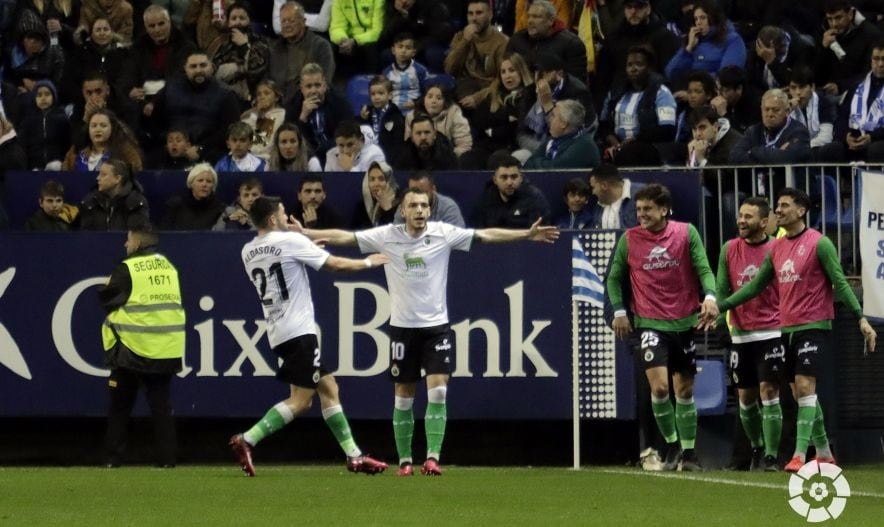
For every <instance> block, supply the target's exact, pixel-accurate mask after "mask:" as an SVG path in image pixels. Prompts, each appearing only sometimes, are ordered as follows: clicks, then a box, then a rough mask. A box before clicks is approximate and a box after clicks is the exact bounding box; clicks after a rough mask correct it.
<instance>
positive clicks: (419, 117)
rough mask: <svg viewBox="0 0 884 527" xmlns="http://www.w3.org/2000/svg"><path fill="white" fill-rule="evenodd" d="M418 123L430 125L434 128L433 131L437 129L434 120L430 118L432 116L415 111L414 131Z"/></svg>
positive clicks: (412, 123)
mask: <svg viewBox="0 0 884 527" xmlns="http://www.w3.org/2000/svg"><path fill="white" fill-rule="evenodd" d="M417 123H430V125H431V126H432V127H433V130H435V129H436V123H435V122H433V118H432V117H430V114H428V113H426V112H421V111H419V110H415V111H414V119H412V120H411V129H412V130H414V125H416V124H417Z"/></svg>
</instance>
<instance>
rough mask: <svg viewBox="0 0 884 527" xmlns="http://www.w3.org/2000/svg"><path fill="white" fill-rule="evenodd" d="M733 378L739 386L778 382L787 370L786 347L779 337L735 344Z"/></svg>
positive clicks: (732, 356) (732, 366)
mask: <svg viewBox="0 0 884 527" xmlns="http://www.w3.org/2000/svg"><path fill="white" fill-rule="evenodd" d="M730 366H731V379H732V380H733V381H734V384H735V385H736V386H737V388H744V389H745V388H758V384H759V383H760V382H772V383H778V382H779V380H780V377H781V376H782V375H783V374H784V372H785V370H786V349H785V347H783V341H782V339H780V338H779V337H776V338H772V339H766V340H759V341H757V342H745V343H743V344H734V346H733V349H732V350H731V364H730Z"/></svg>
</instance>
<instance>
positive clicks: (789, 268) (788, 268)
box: [777, 258, 801, 284]
mask: <svg viewBox="0 0 884 527" xmlns="http://www.w3.org/2000/svg"><path fill="white" fill-rule="evenodd" d="M777 274H778V275H779V276H778V279H779V281H780V283H781V284H788V283H792V282H797V281H799V280H801V275H800V274H798V273H796V272H795V262H793V261H792V259H791V258H789V259H788V260H786V261H785V262H783V265H781V266H780V270H779V271H778V272H777Z"/></svg>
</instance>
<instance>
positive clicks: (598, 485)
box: [0, 463, 884, 527]
mask: <svg viewBox="0 0 884 527" xmlns="http://www.w3.org/2000/svg"><path fill="white" fill-rule="evenodd" d="M444 469H445V474H444V475H443V476H442V477H438V478H429V477H424V476H420V475H416V476H414V477H412V478H399V477H396V476H395V472H392V473H391V471H388V472H387V473H385V474H382V475H379V476H374V477H369V476H365V475H362V474H350V473H348V472H347V471H346V470H345V468H344V464H343V463H341V465H340V466H303V465H267V466H262V465H258V466H257V470H258V476H257V477H255V478H246V477H244V476H242V475H241V472H240V471H239V470H238V468H236V467H235V466H233V465H232V464H231V465H230V466H222V465H217V466H181V467H178V468H175V469H172V470H162V469H153V468H146V467H123V468H119V469H101V468H89V467H75V468H43V467H40V468H18V467H7V468H0V527H3V526H7V525H9V526H12V525H23V526H41V525H60V526H76V525H88V526H97V525H113V526H125V525H160V526H163V527H170V526H177V525H207V526H218V525H259V526H268V525H286V526H302V525H320V526H322V525H353V526H360V527H361V526H370V525H385V526H389V525H426V526H437V525H457V526H464V525H481V526H483V527H490V526H496V525H507V526H521V525H544V526H547V525H566V526H570V525H636V526H642V527H652V526H655V525H660V526H665V525H674V526H679V527H687V526H694V525H696V526H704V527H706V526H714V525H724V526H744V525H749V526H751V525H759V526H765V527H780V526H789V525H807V523H806V522H805V520H804V519H803V518H802V517H800V516H798V515H797V514H795V513H794V512H793V511H792V509H791V508H790V507H789V505H788V490H787V484H788V479H789V476H788V475H787V474H785V473H780V474H763V473H762V474H756V473H733V472H717V471H710V472H703V473H690V474H688V473H665V474H664V473H647V472H642V471H640V470H638V469H632V468H621V467H588V468H584V469H582V470H580V471H574V470H571V469H568V468H548V467H547V468H479V467H458V466H445V467H444ZM844 475H845V477H846V478H847V480H848V482H849V483H850V487H851V497H850V498H848V500H847V506H846V508H845V510H844V512H843V514H842V515H841V516H840V517H839V518H838V519H836V520H834V521H828V522H826V525H844V526H854V525H858V526H865V525H868V526H881V525H884V465H876V466H858V467H848V468H846V469H845V470H844Z"/></svg>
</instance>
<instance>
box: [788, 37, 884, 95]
mask: <svg viewBox="0 0 884 527" xmlns="http://www.w3.org/2000/svg"><path fill="white" fill-rule="evenodd" d="M882 48H884V46H882ZM814 79H815V75H814V74H813V70H812V69H810V66H808V65H806V64H801V65H799V66H796V67H795V69H793V70H792V75H791V76H790V77H789V82H794V83H795V84H797V85H799V86H808V85H810V84H813V83H814Z"/></svg>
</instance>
